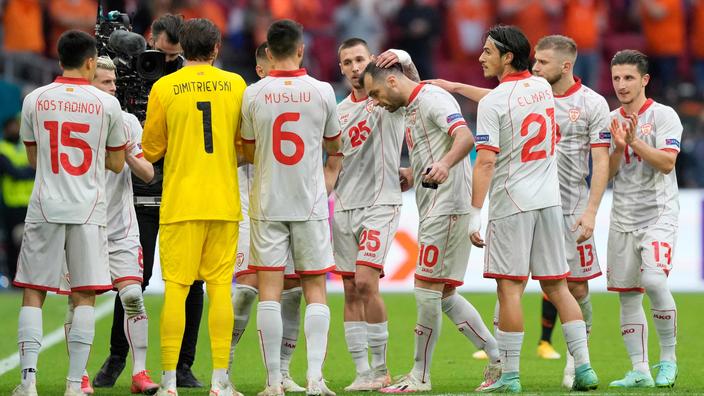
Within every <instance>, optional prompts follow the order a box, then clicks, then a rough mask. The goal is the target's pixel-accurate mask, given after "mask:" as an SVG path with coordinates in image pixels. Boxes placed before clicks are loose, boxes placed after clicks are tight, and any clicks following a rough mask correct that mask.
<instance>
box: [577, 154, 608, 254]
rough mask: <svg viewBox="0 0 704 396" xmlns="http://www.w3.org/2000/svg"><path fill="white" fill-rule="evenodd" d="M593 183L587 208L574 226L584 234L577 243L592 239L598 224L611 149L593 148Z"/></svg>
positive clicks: (606, 183) (606, 182)
mask: <svg viewBox="0 0 704 396" xmlns="http://www.w3.org/2000/svg"><path fill="white" fill-rule="evenodd" d="M591 151H592V181H591V186H590V189H589V200H588V201H587V208H586V209H585V210H584V213H583V214H582V217H581V218H580V219H579V220H578V221H577V223H576V224H575V225H574V229H573V231H576V230H577V228H578V227H582V233H581V234H580V235H579V237H578V238H577V243H582V242H584V241H586V240H587V239H589V238H591V236H592V233H593V232H594V226H595V224H596V213H597V211H598V210H599V205H600V204H601V198H602V196H603V195H604V191H606V186H607V185H608V184H609V161H610V159H609V148H608V147H592V149H591Z"/></svg>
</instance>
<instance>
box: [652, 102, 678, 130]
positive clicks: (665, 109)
mask: <svg viewBox="0 0 704 396" xmlns="http://www.w3.org/2000/svg"><path fill="white" fill-rule="evenodd" d="M648 110H651V111H652V112H653V114H654V118H655V122H658V121H660V122H662V121H664V120H667V121H673V122H676V123H680V124H681V121H680V116H679V114H677V111H675V109H674V108H672V107H670V106H668V105H666V104H662V103H660V102H656V101H653V102H652V104H651V105H650V108H649V109H648Z"/></svg>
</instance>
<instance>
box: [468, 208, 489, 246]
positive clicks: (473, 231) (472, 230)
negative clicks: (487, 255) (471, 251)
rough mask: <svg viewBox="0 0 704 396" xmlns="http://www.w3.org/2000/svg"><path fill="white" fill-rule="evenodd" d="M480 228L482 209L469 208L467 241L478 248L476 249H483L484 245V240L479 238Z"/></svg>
mask: <svg viewBox="0 0 704 396" xmlns="http://www.w3.org/2000/svg"><path fill="white" fill-rule="evenodd" d="M481 228H482V209H481V208H475V207H474V206H470V208H469V228H468V231H469V240H470V241H471V242H472V245H474V246H476V247H478V248H483V247H484V246H485V245H486V244H485V243H484V240H483V239H482V237H481V234H480V233H479V231H481Z"/></svg>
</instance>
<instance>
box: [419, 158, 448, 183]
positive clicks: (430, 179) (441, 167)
mask: <svg viewBox="0 0 704 396" xmlns="http://www.w3.org/2000/svg"><path fill="white" fill-rule="evenodd" d="M428 169H430V170H429V171H428V172H426V174H425V175H424V176H423V181H424V182H426V183H437V184H442V183H444V182H445V181H446V180H447V177H448V176H449V174H450V168H449V167H448V166H447V165H445V164H444V163H443V162H442V161H439V162H435V163H433V164H432V165H430V167H429V168H428Z"/></svg>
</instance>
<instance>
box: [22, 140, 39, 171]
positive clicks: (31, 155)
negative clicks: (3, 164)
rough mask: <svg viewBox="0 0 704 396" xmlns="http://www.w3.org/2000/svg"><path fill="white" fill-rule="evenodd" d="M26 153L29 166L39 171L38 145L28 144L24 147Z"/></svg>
mask: <svg viewBox="0 0 704 396" xmlns="http://www.w3.org/2000/svg"><path fill="white" fill-rule="evenodd" d="M24 149H25V151H27V159H28V160H29V166H31V167H32V168H34V169H37V145H36V144H26V145H25V146H24Z"/></svg>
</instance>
